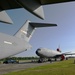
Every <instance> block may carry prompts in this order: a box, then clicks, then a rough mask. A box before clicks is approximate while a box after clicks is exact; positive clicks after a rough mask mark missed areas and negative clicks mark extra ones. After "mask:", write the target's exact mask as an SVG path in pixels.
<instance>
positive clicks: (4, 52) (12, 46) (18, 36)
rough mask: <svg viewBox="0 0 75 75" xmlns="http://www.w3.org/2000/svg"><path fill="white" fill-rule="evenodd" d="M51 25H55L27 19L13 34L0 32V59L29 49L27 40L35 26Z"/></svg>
mask: <svg viewBox="0 0 75 75" xmlns="http://www.w3.org/2000/svg"><path fill="white" fill-rule="evenodd" d="M52 26H57V25H56V24H49V23H35V22H30V21H29V20H28V21H26V22H25V23H24V25H23V26H22V27H21V28H20V29H19V30H18V31H17V32H16V33H15V34H14V36H10V35H7V34H4V33H0V59H3V58H6V57H9V56H12V55H15V54H18V53H20V52H23V51H27V50H28V49H31V45H30V44H29V40H30V38H31V37H32V34H33V33H34V31H35V28H39V27H52Z"/></svg>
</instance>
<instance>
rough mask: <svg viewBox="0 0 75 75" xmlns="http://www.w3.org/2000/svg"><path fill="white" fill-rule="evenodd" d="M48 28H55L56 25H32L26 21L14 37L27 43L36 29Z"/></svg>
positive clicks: (32, 23)
mask: <svg viewBox="0 0 75 75" xmlns="http://www.w3.org/2000/svg"><path fill="white" fill-rule="evenodd" d="M49 26H57V25H56V24H48V23H34V22H30V21H29V20H27V21H26V22H25V23H24V25H23V26H22V27H21V28H20V29H19V30H18V31H17V32H16V34H15V35H14V36H16V37H19V38H21V39H24V40H25V41H27V42H28V41H29V40H30V38H31V37H32V34H33V33H34V31H35V28H37V27H49Z"/></svg>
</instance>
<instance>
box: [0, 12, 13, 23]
mask: <svg viewBox="0 0 75 75" xmlns="http://www.w3.org/2000/svg"><path fill="white" fill-rule="evenodd" d="M0 22H3V23H7V24H12V23H13V22H12V20H11V19H10V17H9V16H8V14H7V13H6V12H5V11H0Z"/></svg>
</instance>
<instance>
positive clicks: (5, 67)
mask: <svg viewBox="0 0 75 75" xmlns="http://www.w3.org/2000/svg"><path fill="white" fill-rule="evenodd" d="M48 63H50V62H45V63H37V62H20V63H19V64H16V63H15V64H0V75H3V74H6V73H9V72H16V71H20V70H25V69H28V68H33V67H37V66H42V65H45V64H48Z"/></svg>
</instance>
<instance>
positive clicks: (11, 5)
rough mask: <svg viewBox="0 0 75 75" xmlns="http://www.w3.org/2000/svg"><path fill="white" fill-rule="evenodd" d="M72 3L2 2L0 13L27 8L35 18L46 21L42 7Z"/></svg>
mask: <svg viewBox="0 0 75 75" xmlns="http://www.w3.org/2000/svg"><path fill="white" fill-rule="evenodd" d="M70 1H74V0H0V11H3V10H10V9H18V8H25V9H27V10H28V11H29V12H30V13H32V14H34V15H35V16H37V17H39V18H41V19H44V12H43V7H42V5H46V4H54V3H61V2H70Z"/></svg>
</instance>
